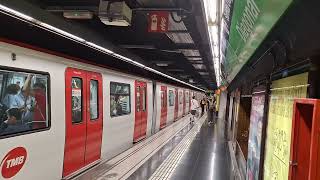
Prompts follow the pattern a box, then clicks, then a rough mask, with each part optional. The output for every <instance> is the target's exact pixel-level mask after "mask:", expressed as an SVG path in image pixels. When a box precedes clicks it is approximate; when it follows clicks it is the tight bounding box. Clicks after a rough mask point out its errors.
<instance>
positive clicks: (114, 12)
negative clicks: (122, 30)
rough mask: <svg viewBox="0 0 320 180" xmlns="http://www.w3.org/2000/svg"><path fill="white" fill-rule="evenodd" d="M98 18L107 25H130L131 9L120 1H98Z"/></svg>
mask: <svg viewBox="0 0 320 180" xmlns="http://www.w3.org/2000/svg"><path fill="white" fill-rule="evenodd" d="M99 18H100V20H101V22H102V23H104V24H106V25H109V26H130V25H131V18H132V10H131V9H130V8H129V7H128V6H127V4H126V3H125V2H124V1H122V2H110V1H103V0H101V1H100V4H99Z"/></svg>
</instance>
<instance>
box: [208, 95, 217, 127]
mask: <svg viewBox="0 0 320 180" xmlns="http://www.w3.org/2000/svg"><path fill="white" fill-rule="evenodd" d="M208 101H209V104H208V106H209V111H208V124H212V123H214V119H215V106H216V100H215V98H214V96H210V97H209V99H208Z"/></svg>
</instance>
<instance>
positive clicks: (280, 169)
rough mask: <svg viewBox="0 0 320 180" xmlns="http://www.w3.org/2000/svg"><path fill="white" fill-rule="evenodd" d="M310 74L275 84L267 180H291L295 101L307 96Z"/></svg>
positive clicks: (269, 126) (266, 155)
mask: <svg viewBox="0 0 320 180" xmlns="http://www.w3.org/2000/svg"><path fill="white" fill-rule="evenodd" d="M307 83H308V73H303V74H300V75H295V76H291V77H288V78H284V79H280V80H277V81H273V82H272V88H271V97H270V103H269V114H268V127H267V137H266V148H265V161H264V179H266V180H287V179H288V174H289V157H290V144H291V128H292V127H291V126H292V113H293V99H294V98H305V97H306V96H307V86H308V85H307Z"/></svg>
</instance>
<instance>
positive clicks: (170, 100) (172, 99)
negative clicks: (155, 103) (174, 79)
mask: <svg viewBox="0 0 320 180" xmlns="http://www.w3.org/2000/svg"><path fill="white" fill-rule="evenodd" d="M173 105H174V93H173V91H172V90H169V106H173Z"/></svg>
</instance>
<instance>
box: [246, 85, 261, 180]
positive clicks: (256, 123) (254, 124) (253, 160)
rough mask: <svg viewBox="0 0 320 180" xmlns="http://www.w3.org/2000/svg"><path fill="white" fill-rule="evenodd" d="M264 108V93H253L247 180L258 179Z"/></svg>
mask: <svg viewBox="0 0 320 180" xmlns="http://www.w3.org/2000/svg"><path fill="white" fill-rule="evenodd" d="M264 107H265V91H262V92H260V93H254V94H253V96H252V106H251V114H250V130H249V142H248V160H247V177H246V179H247V180H258V179H259V167H260V154H261V137H262V128H263V123H264V122H263V117H264Z"/></svg>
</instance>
